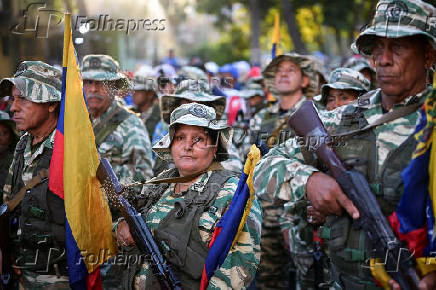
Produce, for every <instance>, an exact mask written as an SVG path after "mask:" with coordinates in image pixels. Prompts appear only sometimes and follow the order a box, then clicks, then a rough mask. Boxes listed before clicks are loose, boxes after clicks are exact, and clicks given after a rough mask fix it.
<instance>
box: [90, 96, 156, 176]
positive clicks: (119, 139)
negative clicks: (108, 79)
mask: <svg viewBox="0 0 436 290" xmlns="http://www.w3.org/2000/svg"><path fill="white" fill-rule="evenodd" d="M117 106H120V105H119V104H118V103H117V102H116V101H114V102H113V103H112V105H111V106H110V107H109V109H108V110H107V111H106V112H104V113H103V114H102V115H101V116H100V117H99V118H96V119H94V120H93V126H94V127H95V126H96V125H98V124H99V123H100V122H103V121H105V117H107V116H109V115H110V114H111V113H112V111H113V110H115V109H116V107H117ZM98 152H99V153H100V154H101V157H103V158H107V159H108V160H109V163H110V164H111V165H112V167H113V169H114V172H115V174H116V175H117V177H118V178H119V180H120V182H121V183H124V184H129V183H132V182H142V181H146V180H148V179H150V178H151V177H152V176H153V170H152V168H153V163H154V162H153V159H152V157H151V143H150V138H149V136H148V132H147V129H145V127H144V124H143V123H142V121H141V120H140V119H139V118H138V117H137V116H136V115H135V114H131V115H130V116H129V117H128V118H127V119H125V120H124V121H123V122H122V123H121V124H120V125H119V126H118V127H117V128H116V130H115V131H113V132H112V133H111V134H110V135H109V136H107V137H106V139H105V140H104V141H103V142H102V143H101V145H100V146H99V147H98Z"/></svg>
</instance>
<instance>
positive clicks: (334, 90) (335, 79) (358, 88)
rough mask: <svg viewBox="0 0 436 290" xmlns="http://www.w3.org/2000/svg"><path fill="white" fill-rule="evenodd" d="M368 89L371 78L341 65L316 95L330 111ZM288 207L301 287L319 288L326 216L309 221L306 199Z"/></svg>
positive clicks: (326, 273) (292, 250) (324, 263)
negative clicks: (321, 227)
mask: <svg viewBox="0 0 436 290" xmlns="http://www.w3.org/2000/svg"><path fill="white" fill-rule="evenodd" d="M368 90H369V81H368V80H367V79H366V78H365V77H364V76H363V75H362V74H361V73H359V72H357V71H354V70H352V69H349V68H337V69H335V70H334V71H333V72H332V73H331V74H330V81H329V83H327V84H325V85H323V86H322V87H321V95H319V96H316V97H315V98H314V99H315V100H317V101H319V102H320V103H321V104H322V105H323V106H325V107H326V108H327V110H329V111H330V110H333V109H335V108H337V107H340V106H343V105H346V104H348V103H350V102H352V101H354V100H356V99H357V97H358V96H359V95H361V94H363V93H366V92H368ZM264 191H265V189H260V190H259V192H258V194H260V195H263V194H265V192H264ZM286 209H287V211H285V212H284V213H283V215H282V217H281V218H282V221H287V222H289V250H290V253H291V257H292V260H293V261H294V263H295V265H296V267H297V285H298V288H299V289H316V288H315V280H317V281H321V280H324V281H326V282H327V279H328V277H329V271H328V269H329V267H328V264H327V259H326V258H323V259H320V258H319V255H323V256H325V253H323V251H324V248H323V247H322V241H320V240H319V237H318V236H317V235H318V232H317V230H318V227H319V225H320V224H322V223H323V222H324V221H325V220H324V219H321V220H316V219H315V218H312V219H313V222H314V225H310V224H308V223H307V222H305V220H306V216H307V215H309V216H314V214H309V213H308V212H310V211H313V208H312V207H311V206H306V205H305V204H304V203H300V204H299V205H298V206H297V207H294V208H290V207H287V208H286ZM317 267H319V269H321V268H322V269H323V272H324V273H323V276H321V275H320V276H319V277H315V273H316V270H315V269H316V268H317ZM318 275H319V274H318Z"/></svg>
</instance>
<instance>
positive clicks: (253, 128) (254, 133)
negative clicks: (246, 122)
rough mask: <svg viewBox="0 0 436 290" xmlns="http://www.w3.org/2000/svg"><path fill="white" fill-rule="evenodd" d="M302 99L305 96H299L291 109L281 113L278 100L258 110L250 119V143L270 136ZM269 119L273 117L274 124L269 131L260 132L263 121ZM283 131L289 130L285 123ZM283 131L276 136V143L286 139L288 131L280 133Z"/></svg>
mask: <svg viewBox="0 0 436 290" xmlns="http://www.w3.org/2000/svg"><path fill="white" fill-rule="evenodd" d="M304 101H306V97H304V96H303V97H302V98H301V100H299V101H298V102H297V103H296V104H295V105H294V107H292V108H291V109H289V110H288V111H286V112H285V113H282V114H281V113H280V104H279V102H276V103H274V104H273V105H271V106H270V107H266V108H264V109H262V110H260V111H259V112H258V113H257V114H255V115H254V117H253V118H252V119H251V120H250V130H249V132H250V133H249V134H250V135H251V142H252V144H254V142H256V140H259V141H262V142H265V141H266V138H267V137H268V136H270V135H271V134H272V132H273V131H274V130H275V129H276V128H278V127H279V126H280V125H281V124H282V123H283V121H284V120H285V118H286V116H289V115H290V114H292V113H293V112H294V111H296V110H297V109H298V108H299V107H300V106H301V104H302V103H303V102H304ZM271 119H275V121H273V122H274V124H273V126H272V129H271V130H268V131H269V132H261V130H262V131H263V130H264V128H263V127H264V124H265V121H269V120H271ZM284 131H290V128H289V126H288V125H287V124H286V125H285V126H284ZM284 131H283V132H284ZM283 132H280V134H279V135H278V136H277V137H278V143H277V144H279V143H282V142H283V141H285V140H286V139H288V138H289V133H287V134H282V133H283ZM277 144H276V145H277Z"/></svg>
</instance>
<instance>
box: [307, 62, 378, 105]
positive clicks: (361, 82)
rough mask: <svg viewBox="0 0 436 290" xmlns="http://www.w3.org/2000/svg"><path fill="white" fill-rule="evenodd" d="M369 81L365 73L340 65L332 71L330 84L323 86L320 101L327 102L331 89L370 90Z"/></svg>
mask: <svg viewBox="0 0 436 290" xmlns="http://www.w3.org/2000/svg"><path fill="white" fill-rule="evenodd" d="M369 87H370V84H369V81H368V79H367V78H365V76H364V75H363V74H361V73H360V72H358V71H355V70H353V69H350V68H345V67H340V68H337V69H335V70H334V71H332V73H331V74H330V80H329V83H328V84H325V85H323V86H322V87H321V95H320V96H317V97H320V99H319V100H316V101H319V102H321V103H322V104H324V105H325V104H326V102H327V96H328V94H329V90H330V89H337V90H354V91H359V92H365V93H366V92H368V91H369Z"/></svg>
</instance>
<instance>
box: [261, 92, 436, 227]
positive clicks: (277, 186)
mask: <svg viewBox="0 0 436 290" xmlns="http://www.w3.org/2000/svg"><path fill="white" fill-rule="evenodd" d="M432 93H433V90H431V89H427V90H425V91H424V92H421V93H420V94H418V95H415V96H410V97H408V98H406V99H405V100H403V101H402V102H400V103H397V104H395V105H394V106H393V108H392V110H396V109H398V108H399V107H403V106H406V105H409V104H412V103H414V102H417V101H418V102H421V103H422V102H423V101H424V100H425V98H426V97H427V96H428V95H429V94H432ZM366 96H369V98H366V99H362V98H361V99H359V100H358V101H356V102H353V103H351V104H350V105H348V106H342V107H339V108H337V109H335V110H333V111H320V112H319V116H320V118H321V120H322V121H323V123H324V125H325V127H326V128H327V130H328V131H329V132H330V133H335V131H336V130H337V129H338V128H339V124H340V122H341V119H342V117H343V115H342V113H343V112H344V111H345V110H347V109H349V108H350V107H351V106H352V107H361V108H363V109H365V110H364V112H363V114H364V118H365V119H366V120H367V121H368V122H372V121H374V120H376V119H378V118H380V116H382V115H383V108H382V104H381V91H380V89H379V90H375V91H371V92H369V93H368V94H367V95H366ZM417 119H418V112H414V113H412V114H409V115H407V116H405V117H401V118H398V119H396V120H394V121H391V122H389V123H386V124H383V125H380V126H378V127H376V128H375V129H372V131H373V132H374V134H375V138H376V141H375V142H376V148H377V149H376V168H377V171H379V170H380V169H381V167H382V165H383V163H384V162H385V160H386V158H387V157H388V155H389V153H390V152H392V151H393V150H394V149H396V148H398V147H399V146H400V145H401V144H402V143H403V142H404V141H405V140H406V139H407V138H408V137H409V136H410V135H411V134H412V133H413V132H414V130H415V126H416V123H417ZM316 171H318V169H317V168H315V167H313V166H311V165H307V164H305V161H304V158H303V155H302V153H301V150H300V148H299V146H298V144H297V142H296V139H294V138H291V139H288V140H287V141H286V142H285V143H284V144H282V145H281V146H277V147H275V148H273V149H271V150H270V151H269V153H268V154H267V155H265V157H264V158H262V159H261V160H260V162H259V163H258V164H257V166H256V168H255V171H254V187H255V190H256V194H257V196H258V197H259V198H261V199H265V200H271V199H273V198H279V199H281V200H284V201H287V203H286V204H285V210H286V211H287V212H288V213H294V212H295V209H296V208H298V207H300V206H301V204H302V203H303V204H304V205H306V199H305V196H306V183H307V180H308V179H309V177H310V176H311V175H312V173H314V172H316ZM290 221H291V220H290V219H289V220H288V221H286V220H284V221H282V222H283V223H282V228H288V227H289V226H290V224H289V222H290Z"/></svg>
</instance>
